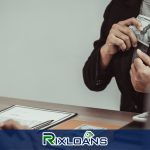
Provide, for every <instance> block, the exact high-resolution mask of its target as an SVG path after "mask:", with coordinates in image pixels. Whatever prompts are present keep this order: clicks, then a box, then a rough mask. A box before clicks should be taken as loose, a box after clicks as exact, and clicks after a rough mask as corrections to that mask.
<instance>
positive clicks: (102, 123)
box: [0, 97, 136, 129]
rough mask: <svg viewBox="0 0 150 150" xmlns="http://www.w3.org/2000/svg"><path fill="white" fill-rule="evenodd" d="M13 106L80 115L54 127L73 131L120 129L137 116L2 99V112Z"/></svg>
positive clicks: (0, 108) (0, 105) (86, 108)
mask: <svg viewBox="0 0 150 150" xmlns="http://www.w3.org/2000/svg"><path fill="white" fill-rule="evenodd" d="M11 105H24V106H32V107H39V108H45V109H53V110H61V111H69V112H75V113H77V114H78V115H77V116H76V117H74V118H72V119H70V120H68V121H65V122H63V123H61V124H59V125H57V126H55V127H53V128H54V129H73V128H76V127H78V126H80V125H82V124H89V125H94V126H97V127H105V128H108V129H118V128H121V127H123V126H125V125H127V124H128V123H131V122H132V116H133V115H136V113H130V112H119V111H112V110H104V109H96V108H88V107H80V106H71V105H63V104H54V103H48V102H39V101H29V100H23V99H14V98H6V97H0V110H2V109H5V108H7V107H9V106H11Z"/></svg>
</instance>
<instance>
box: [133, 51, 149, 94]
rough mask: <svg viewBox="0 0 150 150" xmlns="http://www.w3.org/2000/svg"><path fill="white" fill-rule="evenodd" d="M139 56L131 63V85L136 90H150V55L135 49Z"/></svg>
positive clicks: (146, 91) (143, 91) (144, 91)
mask: <svg viewBox="0 0 150 150" xmlns="http://www.w3.org/2000/svg"><path fill="white" fill-rule="evenodd" d="M137 54H138V57H139V58H136V59H135V60H134V63H133V64H132V65H131V70H130V76H131V82H132V85H133V87H134V89H135V91H137V92H142V93H148V92H150V57H149V56H148V55H146V54H145V53H143V52H142V51H141V50H137Z"/></svg>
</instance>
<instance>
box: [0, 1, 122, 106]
mask: <svg viewBox="0 0 150 150" xmlns="http://www.w3.org/2000/svg"><path fill="white" fill-rule="evenodd" d="M109 2H110V0H0V51H1V52H0V70H1V71H0V96H7V97H16V98H24V99H33V100H39V101H43V100H44V101H48V102H55V103H64V104H72V105H81V106H89V107H100V108H107V109H119V103H120V100H119V99H120V93H119V92H118V89H117V87H116V83H115V81H113V82H112V83H111V85H109V87H108V88H107V89H106V90H105V91H104V92H98V93H96V92H92V91H89V90H88V89H87V88H86V87H85V85H84V83H83V79H82V67H83V65H84V63H85V61H86V59H87V57H88V56H89V55H90V53H91V51H92V49H93V47H92V43H93V41H94V40H96V39H98V37H99V30H100V26H101V23H102V20H103V17H102V15H103V12H104V10H105V7H106V5H107V4H108V3H109Z"/></svg>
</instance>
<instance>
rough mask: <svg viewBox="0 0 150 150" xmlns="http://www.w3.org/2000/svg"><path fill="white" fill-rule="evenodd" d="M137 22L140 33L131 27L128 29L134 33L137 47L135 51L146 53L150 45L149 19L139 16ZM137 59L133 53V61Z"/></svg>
mask: <svg viewBox="0 0 150 150" xmlns="http://www.w3.org/2000/svg"><path fill="white" fill-rule="evenodd" d="M137 20H138V21H140V22H141V24H142V28H143V30H142V31H139V30H138V29H137V28H136V27H135V26H133V25H131V26H130V27H129V28H130V29H131V30H132V31H133V32H134V34H135V35H136V37H137V39H138V46H137V47H136V49H140V50H142V51H143V52H145V53H147V51H148V48H149V45H150V18H149V17H146V16H143V15H139V16H138V17H137ZM136 57H137V54H136V53H134V56H133V60H134V59H135V58H136Z"/></svg>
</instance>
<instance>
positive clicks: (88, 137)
mask: <svg viewBox="0 0 150 150" xmlns="http://www.w3.org/2000/svg"><path fill="white" fill-rule="evenodd" d="M94 136H95V135H94V133H93V132H92V131H86V132H85V133H84V136H83V138H84V139H91V138H93V137H94Z"/></svg>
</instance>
